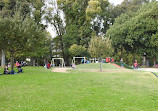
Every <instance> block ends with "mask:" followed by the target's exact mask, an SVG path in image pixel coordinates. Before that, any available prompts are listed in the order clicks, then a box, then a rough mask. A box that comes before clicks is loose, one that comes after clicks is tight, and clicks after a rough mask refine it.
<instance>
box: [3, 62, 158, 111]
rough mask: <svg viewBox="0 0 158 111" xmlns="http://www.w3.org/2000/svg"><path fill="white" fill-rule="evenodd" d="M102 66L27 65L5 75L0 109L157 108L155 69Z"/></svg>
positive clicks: (48, 110)
mask: <svg viewBox="0 0 158 111" xmlns="http://www.w3.org/2000/svg"><path fill="white" fill-rule="evenodd" d="M98 68H99V64H94V63H92V64H80V65H77V66H76V69H73V68H70V67H69V68H62V67H60V68H59V67H58V69H59V70H58V71H57V72H56V71H53V70H54V69H57V68H51V69H45V68H44V67H24V70H25V73H23V74H18V75H1V76H0V81H1V84H0V88H1V90H0V102H1V104H0V110H2V111H6V110H8V111H10V110H11V111H21V110H32V109H36V110H47V111H51V110H60V111H70V110H71V111H76V110H95V111H97V110H104V111H112V110H117V111H118V110H128V111H133V110H135V111H139V110H143V111H149V110H151V111H155V110H156V108H157V103H158V95H157V92H158V87H157V84H158V81H157V78H156V77H155V76H154V75H153V74H152V73H151V72H144V71H138V70H131V69H123V68H120V67H117V66H115V65H112V64H110V63H105V64H103V72H100V71H99V69H98ZM63 69H64V70H63ZM87 70H88V71H87ZM90 70H92V71H90ZM52 71H53V72H52ZM62 71H63V72H62ZM65 72H66V73H65ZM155 73H156V74H158V73H157V72H155Z"/></svg>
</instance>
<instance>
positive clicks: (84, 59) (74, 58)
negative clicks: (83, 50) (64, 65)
mask: <svg viewBox="0 0 158 111" xmlns="http://www.w3.org/2000/svg"><path fill="white" fill-rule="evenodd" d="M76 59H83V62H84V64H85V62H86V57H73V59H72V64H75V60H76Z"/></svg>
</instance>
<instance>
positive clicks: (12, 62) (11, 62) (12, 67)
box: [10, 55, 14, 70]
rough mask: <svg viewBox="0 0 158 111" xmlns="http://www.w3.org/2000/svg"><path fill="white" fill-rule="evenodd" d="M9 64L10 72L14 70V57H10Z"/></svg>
mask: <svg viewBox="0 0 158 111" xmlns="http://www.w3.org/2000/svg"><path fill="white" fill-rule="evenodd" d="M10 64H11V70H13V69H14V56H13V55H11V58H10Z"/></svg>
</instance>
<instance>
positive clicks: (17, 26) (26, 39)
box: [0, 13, 45, 69]
mask: <svg viewBox="0 0 158 111" xmlns="http://www.w3.org/2000/svg"><path fill="white" fill-rule="evenodd" d="M0 22H1V24H0V27H1V28H0V29H1V34H0V38H2V41H3V42H2V45H3V49H4V50H6V51H8V52H9V55H10V56H11V63H12V64H11V65H12V69H13V63H14V57H15V55H16V54H21V53H24V52H25V51H28V49H29V48H31V49H34V48H35V46H34V45H35V44H36V43H37V41H38V43H39V45H40V41H41V40H42V39H43V37H44V36H45V35H44V33H43V31H42V29H41V28H40V27H39V26H38V25H37V24H36V23H35V22H34V21H33V20H32V19H30V18H28V17H27V18H25V19H24V18H23V17H22V16H20V14H19V13H17V14H16V15H14V16H13V17H9V18H1V19H0ZM36 45H37V44H36ZM37 48H39V46H38V47H36V50H37Z"/></svg>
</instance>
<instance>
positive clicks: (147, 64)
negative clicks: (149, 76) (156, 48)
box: [146, 59, 150, 67]
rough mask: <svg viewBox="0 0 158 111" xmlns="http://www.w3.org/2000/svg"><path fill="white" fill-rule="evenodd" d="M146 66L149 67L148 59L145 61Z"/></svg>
mask: <svg viewBox="0 0 158 111" xmlns="http://www.w3.org/2000/svg"><path fill="white" fill-rule="evenodd" d="M146 66H147V67H149V66H150V65H149V59H147V60H146Z"/></svg>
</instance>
